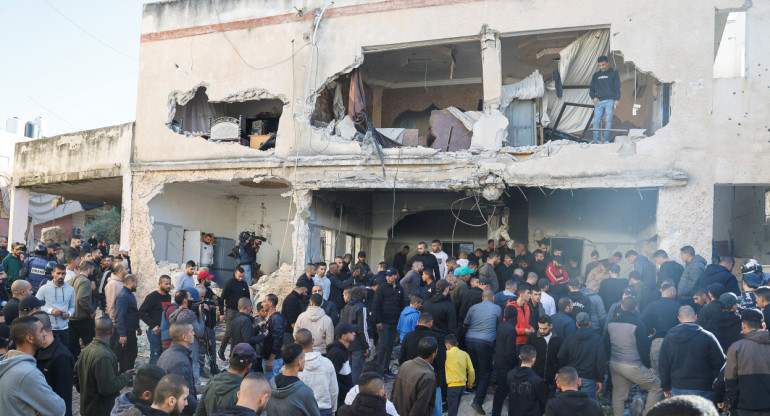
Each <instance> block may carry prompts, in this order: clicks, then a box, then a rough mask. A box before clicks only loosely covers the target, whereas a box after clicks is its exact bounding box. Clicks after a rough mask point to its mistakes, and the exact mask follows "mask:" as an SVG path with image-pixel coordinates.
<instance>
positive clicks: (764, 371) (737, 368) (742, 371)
mask: <svg viewBox="0 0 770 416" xmlns="http://www.w3.org/2000/svg"><path fill="white" fill-rule="evenodd" d="M768 355H770V334H769V333H768V332H767V330H766V329H758V330H755V331H751V332H749V333H748V334H746V337H745V338H744V339H742V340H740V341H738V342H736V343H735V344H733V346H732V347H731V348H730V350H729V351H728V352H727V364H726V365H725V387H726V389H727V402H728V403H729V404H730V406H731V407H732V408H733V409H739V410H753V411H760V412H768V411H770V403H769V402H768V400H767V397H768V395H770V362H769V361H768V360H767V357H768ZM741 414H743V412H741Z"/></svg>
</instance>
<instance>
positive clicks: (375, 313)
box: [372, 254, 435, 325]
mask: <svg viewBox="0 0 770 416" xmlns="http://www.w3.org/2000/svg"><path fill="white" fill-rule="evenodd" d="M429 256H431V257H433V255H432V254H429ZM434 259H435V258H434ZM403 309H404V291H403V289H401V285H399V284H398V283H396V285H395V286H391V285H389V284H388V282H384V283H380V285H379V286H377V290H376V291H375V292H374V299H373V301H372V322H374V324H375V325H376V324H389V325H396V324H398V318H399V316H401V310H403Z"/></svg>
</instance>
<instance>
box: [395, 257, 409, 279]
mask: <svg viewBox="0 0 770 416" xmlns="http://www.w3.org/2000/svg"><path fill="white" fill-rule="evenodd" d="M404 266H406V254H404V253H402V252H400V251H399V252H398V253H396V254H395V255H394V256H393V268H394V269H396V271H398V275H399V276H401V277H403V276H404V274H405V272H404Z"/></svg>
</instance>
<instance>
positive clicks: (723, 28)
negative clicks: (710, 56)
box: [714, 10, 746, 78]
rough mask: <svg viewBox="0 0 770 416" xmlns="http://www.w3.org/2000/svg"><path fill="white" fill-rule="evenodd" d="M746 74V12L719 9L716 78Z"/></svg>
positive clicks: (715, 26) (715, 55) (715, 54)
mask: <svg viewBox="0 0 770 416" xmlns="http://www.w3.org/2000/svg"><path fill="white" fill-rule="evenodd" d="M745 76H746V12H745V11H737V12H727V11H722V10H717V12H716V18H715V23H714V78H738V77H745Z"/></svg>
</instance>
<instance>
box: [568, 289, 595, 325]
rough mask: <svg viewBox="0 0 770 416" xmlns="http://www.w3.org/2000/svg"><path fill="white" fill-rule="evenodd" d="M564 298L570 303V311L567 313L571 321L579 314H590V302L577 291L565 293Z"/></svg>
mask: <svg viewBox="0 0 770 416" xmlns="http://www.w3.org/2000/svg"><path fill="white" fill-rule="evenodd" d="M566 297H567V298H569V300H571V301H572V311H570V313H569V316H570V317H571V318H572V319H577V314H579V313H580V312H585V313H587V314H589V315H590V314H591V301H590V300H588V298H587V297H586V295H584V294H582V293H581V292H580V291H579V290H578V291H576V292H569V293H567V296H566Z"/></svg>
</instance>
